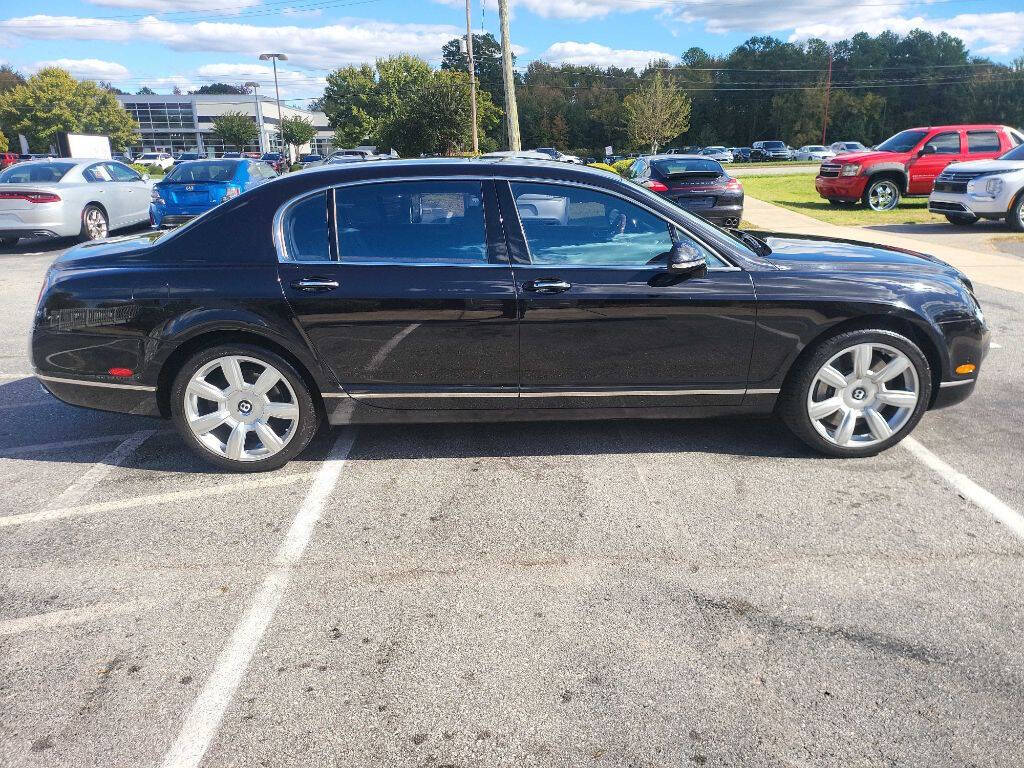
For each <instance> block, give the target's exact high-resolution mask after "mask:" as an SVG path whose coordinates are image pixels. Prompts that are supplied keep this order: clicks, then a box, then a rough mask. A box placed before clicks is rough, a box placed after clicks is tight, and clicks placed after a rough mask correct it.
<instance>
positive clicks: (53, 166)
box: [0, 163, 75, 184]
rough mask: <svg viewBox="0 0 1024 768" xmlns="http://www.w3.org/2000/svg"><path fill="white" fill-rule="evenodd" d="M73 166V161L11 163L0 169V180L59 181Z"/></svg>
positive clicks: (10, 181)
mask: <svg viewBox="0 0 1024 768" xmlns="http://www.w3.org/2000/svg"><path fill="white" fill-rule="evenodd" d="M74 167H75V163H26V164H24V165H12V166H11V167H10V168H8V169H7V170H5V171H0V182H2V183H6V184H23V183H25V182H54V181H60V180H61V179H63V178H64V175H65V174H66V173H67V172H68V171H70V170H71V169H72V168H74Z"/></svg>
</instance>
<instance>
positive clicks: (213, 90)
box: [189, 83, 249, 96]
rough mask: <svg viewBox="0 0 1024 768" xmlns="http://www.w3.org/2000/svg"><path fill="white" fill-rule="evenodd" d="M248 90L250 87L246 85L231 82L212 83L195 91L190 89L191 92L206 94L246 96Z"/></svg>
mask: <svg viewBox="0 0 1024 768" xmlns="http://www.w3.org/2000/svg"><path fill="white" fill-rule="evenodd" d="M248 92H249V89H248V88H246V87H245V86H244V85H231V83H210V84H209V85H204V86H202V87H200V88H196V89H195V90H194V91H189V93H191V94H197V95H198V94H202V95H204V96H244V95H245V94H247V93H248Z"/></svg>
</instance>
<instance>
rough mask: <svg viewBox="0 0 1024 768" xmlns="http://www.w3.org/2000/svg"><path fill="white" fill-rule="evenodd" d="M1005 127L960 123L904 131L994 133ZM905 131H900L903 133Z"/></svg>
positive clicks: (926, 126)
mask: <svg viewBox="0 0 1024 768" xmlns="http://www.w3.org/2000/svg"><path fill="white" fill-rule="evenodd" d="M1005 127H1006V126H1004V125H997V124H995V123H958V124H956V125H921V126H918V127H917V128H904V129H903V130H904V131H957V130H960V129H961V128H982V129H984V130H990V131H994V130H996V129H997V128H1005ZM902 132H903V131H899V133H902Z"/></svg>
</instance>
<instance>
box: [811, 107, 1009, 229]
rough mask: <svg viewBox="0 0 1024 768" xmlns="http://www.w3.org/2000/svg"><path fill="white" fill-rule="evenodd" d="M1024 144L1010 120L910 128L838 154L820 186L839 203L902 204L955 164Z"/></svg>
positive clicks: (824, 167) (884, 206)
mask: <svg viewBox="0 0 1024 768" xmlns="http://www.w3.org/2000/svg"><path fill="white" fill-rule="evenodd" d="M1021 143H1024V136H1022V135H1021V134H1020V133H1019V132H1018V131H1015V130H1014V129H1013V128H1008V127H1007V126H1005V125H941V126H936V127H931V128H910V129H908V130H906V131H900V132H899V133H897V134H896V135H895V136H893V137H892V138H890V139H887V140H886V141H883V142H882V143H881V144H879V145H878V146H877V147H876V148H875V149H868V150H865V151H863V152H850V153H848V154H844V155H837V156H836V157H834V158H832V159H831V160H828V161H826V162H824V163H822V164H821V168H820V169H819V171H818V176H817V178H815V180H814V188H815V189H817V190H818V194H819V195H821V196H822V197H824V198H825V199H827V200H828V201H829V202H830V203H832V204H833V205H839V204H841V203H854V202H856V201H858V200H860V201H862V202H863V203H864V205H866V206H868V207H869V208H871V209H872V210H875V211H888V210H892V209H893V208H895V207H896V206H897V205H899V202H900V197H901V196H903V195H928V194H931V191H932V183H933V182H934V181H935V177H936V176H938V175H939V174H940V173H941V172H942V169H943V168H945V167H946V166H947V165H949V164H950V163H956V162H961V161H964V160H986V159H988V158H992V157H997V156H998V155H1001V154H1003V153H1004V152H1006V151H1007V150H1009V149H1012V148H1013V147H1015V146H1017V145H1018V144H1021Z"/></svg>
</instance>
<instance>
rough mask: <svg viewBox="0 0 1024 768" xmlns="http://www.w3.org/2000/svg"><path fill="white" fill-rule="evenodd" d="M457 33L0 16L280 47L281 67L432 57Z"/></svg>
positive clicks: (40, 26) (160, 41)
mask: <svg viewBox="0 0 1024 768" xmlns="http://www.w3.org/2000/svg"><path fill="white" fill-rule="evenodd" d="M214 1H216V0H214ZM458 35H459V30H458V28H457V27H453V26H449V25H446V24H399V23H393V22H385V21H372V20H365V19H350V20H345V21H340V22H337V23H335V24H329V25H324V26H319V27H296V26H284V25H276V26H266V27H264V26H256V25H253V24H244V23H239V22H222V21H203V22H197V23H179V22H173V21H164V20H162V19H158V18H157V17H155V16H147V17H145V18H143V19H139V20H138V21H117V20H110V19H95V18H93V19H88V18H77V17H73V16H47V15H42V14H40V15H36V16H25V17H21V18H15V19H7V20H5V21H0V37H6V38H8V39H14V38H29V39H34V40H99V41H105V42H129V41H131V42H142V43H147V44H151V45H163V46H166V47H168V48H171V49H174V50H177V51H204V52H224V53H232V54H236V55H239V56H250V57H253V58H255V57H256V56H257V55H258V54H260V53H261V52H264V51H283V52H285V53H287V54H288V57H289V59H290V64H289V65H286V66H298V67H308V68H310V69H330V68H333V67H336V66H339V65H344V64H357V63H360V62H363V61H373V60H374V59H376V58H379V57H382V56H390V55H392V54H395V53H400V52H405V53H412V54H416V55H419V56H423V57H424V58H427V59H429V60H437V59H439V58H440V54H441V47H442V46H443V45H444V44H445V43H446V42H448V41H449V40H451V39H452V38H453V37H458ZM279 69H280V68H279Z"/></svg>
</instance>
